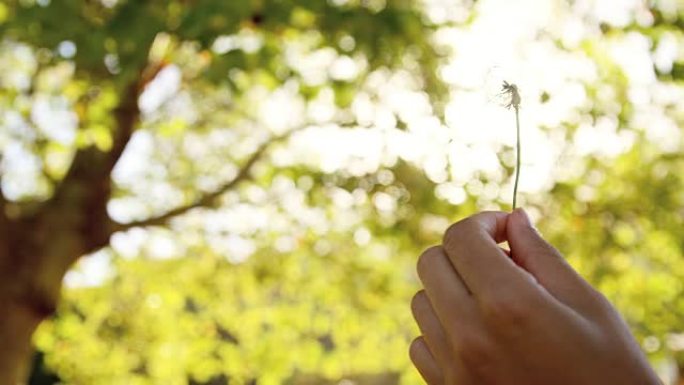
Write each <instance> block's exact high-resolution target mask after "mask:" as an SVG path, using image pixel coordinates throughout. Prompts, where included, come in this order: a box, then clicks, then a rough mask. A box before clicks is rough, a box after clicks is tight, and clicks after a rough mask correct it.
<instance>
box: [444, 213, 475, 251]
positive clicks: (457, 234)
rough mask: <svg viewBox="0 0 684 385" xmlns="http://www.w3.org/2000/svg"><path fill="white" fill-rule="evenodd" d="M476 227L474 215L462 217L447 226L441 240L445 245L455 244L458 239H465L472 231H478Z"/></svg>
mask: <svg viewBox="0 0 684 385" xmlns="http://www.w3.org/2000/svg"><path fill="white" fill-rule="evenodd" d="M478 228H479V224H478V223H477V220H476V219H475V218H474V217H468V218H465V219H462V220H460V221H458V222H456V223H453V224H452V225H451V226H449V228H447V230H446V231H445V232H444V238H443V239H442V241H443V243H444V244H445V245H453V244H457V243H458V242H459V240H460V239H467V238H468V237H469V236H470V235H471V234H473V232H475V231H478Z"/></svg>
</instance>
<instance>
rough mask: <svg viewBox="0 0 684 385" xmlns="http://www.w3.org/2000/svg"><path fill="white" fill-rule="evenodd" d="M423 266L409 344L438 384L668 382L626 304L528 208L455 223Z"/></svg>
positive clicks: (420, 365)
mask: <svg viewBox="0 0 684 385" xmlns="http://www.w3.org/2000/svg"><path fill="white" fill-rule="evenodd" d="M503 241H508V244H509V246H510V249H511V250H510V252H507V251H506V250H503V249H502V248H500V247H499V246H498V243H500V242H503ZM577 241H578V242H581V241H582V240H581V239H578V240H577ZM418 275H419V277H420V280H421V281H422V283H423V286H424V288H425V290H421V291H419V292H418V293H417V294H416V295H415V297H414V298H413V301H412V303H411V308H412V310H413V315H414V317H415V319H416V321H417V322H418V326H419V327H420V330H421V333H422V336H420V337H418V338H417V339H415V340H414V341H413V343H412V344H411V348H410V352H409V353H410V356H411V360H412V361H413V363H414V365H415V366H416V368H417V369H418V371H419V372H420V373H421V375H422V376H423V378H424V379H425V381H427V382H428V384H430V385H452V384H457V385H471V384H477V385H487V384H506V385H512V384H520V385H533V384H540V385H549V384H568V385H584V384H597V385H598V384H601V385H603V384H621V385H625V384H635V385H637V384H638V385H645V384H649V385H650V384H660V382H659V380H658V378H657V376H656V375H655V373H654V372H653V370H652V369H651V368H650V366H649V365H648V362H647V360H646V358H645V356H644V355H643V353H642V352H641V351H640V350H639V346H638V344H637V343H636V341H635V340H634V338H633V337H632V335H631V333H630V331H629V329H628V327H627V325H626V324H625V323H624V321H623V320H622V318H621V317H620V315H619V314H618V312H617V311H616V310H615V309H614V308H613V306H612V305H611V304H610V303H609V302H608V301H607V300H606V298H605V297H604V296H603V295H601V294H600V293H599V292H598V291H596V290H595V289H594V288H592V287H591V286H590V285H589V284H588V283H587V282H586V281H585V280H584V279H582V278H581V277H580V276H579V275H578V274H577V273H576V272H575V271H574V270H573V269H572V267H570V265H568V264H567V263H566V262H565V260H564V259H563V258H562V256H561V255H560V254H559V253H558V251H556V250H555V249H554V248H553V247H552V246H551V245H549V244H548V243H547V242H546V241H544V239H542V238H541V236H540V235H539V233H538V232H537V231H536V230H535V229H534V227H532V225H531V223H530V220H529V219H528V217H527V214H525V212H524V211H523V210H520V209H518V210H515V211H514V212H513V213H511V214H507V213H503V212H484V213H480V214H477V215H475V216H472V217H470V218H467V219H465V220H463V221H460V222H458V223H456V224H454V225H452V226H451V227H450V228H449V229H448V230H447V232H446V234H445V236H444V240H443V244H442V245H441V246H435V247H432V248H430V249H428V250H426V251H425V252H424V253H423V254H422V255H421V256H420V259H419V260H418Z"/></svg>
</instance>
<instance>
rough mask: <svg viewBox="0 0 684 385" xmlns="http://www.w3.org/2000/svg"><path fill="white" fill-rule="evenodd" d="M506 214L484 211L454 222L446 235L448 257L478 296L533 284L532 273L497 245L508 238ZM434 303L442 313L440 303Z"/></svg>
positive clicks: (445, 248)
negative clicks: (523, 268)
mask: <svg viewBox="0 0 684 385" xmlns="http://www.w3.org/2000/svg"><path fill="white" fill-rule="evenodd" d="M507 217H508V214H506V213H503V212H494V211H491V212H483V213H480V214H476V215H474V216H472V217H469V218H467V219H464V220H462V221H460V222H457V223H455V224H453V225H452V226H451V227H450V228H449V229H448V230H447V232H446V234H445V235H444V241H443V244H444V250H445V252H446V254H447V255H448V257H449V260H450V261H451V262H452V264H453V266H454V267H455V268H456V271H457V272H458V274H459V275H460V276H461V278H462V279H463V282H464V283H465V285H466V286H467V287H468V289H469V290H470V291H471V292H472V294H473V296H474V297H476V298H477V299H481V298H487V297H492V296H496V295H497V293H500V292H502V291H505V292H511V291H515V292H518V293H520V292H522V291H523V290H525V289H529V288H530V287H532V280H531V277H529V275H528V274H527V273H526V272H525V271H523V270H522V269H521V268H519V267H518V266H516V264H515V263H514V262H513V261H512V260H511V259H510V258H509V257H508V256H507V255H506V253H505V252H504V251H503V250H502V249H501V248H500V247H499V246H498V245H497V243H499V242H502V241H504V240H505V239H506V235H507V232H506V223H507ZM423 284H425V281H424V282H423ZM428 295H430V292H428ZM430 298H432V296H431V295H430ZM433 305H434V306H435V310H436V311H437V314H438V315H439V314H440V310H439V309H438V307H439V306H438V305H437V304H436V303H433Z"/></svg>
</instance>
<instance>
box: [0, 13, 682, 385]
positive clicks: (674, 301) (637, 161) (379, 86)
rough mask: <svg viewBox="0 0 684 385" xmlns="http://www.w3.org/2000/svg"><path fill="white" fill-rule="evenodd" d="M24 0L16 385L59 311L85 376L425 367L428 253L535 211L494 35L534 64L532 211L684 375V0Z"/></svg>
mask: <svg viewBox="0 0 684 385" xmlns="http://www.w3.org/2000/svg"><path fill="white" fill-rule="evenodd" d="M3 4H4V5H0V20H2V24H0V29H1V30H2V34H3V36H4V41H3V46H2V47H3V52H2V53H1V55H0V58H2V60H4V61H2V60H0V67H1V68H3V69H4V71H1V72H3V73H2V74H0V81H1V82H2V84H3V88H2V102H1V103H2V106H3V108H4V111H5V115H4V117H3V118H2V119H3V124H2V126H3V127H6V128H7V130H3V131H6V132H7V133H6V134H4V135H5V136H3V137H2V139H0V145H2V146H3V147H2V154H3V168H2V173H3V174H2V192H3V194H2V201H1V203H2V210H0V225H1V226H2V227H1V228H2V230H3V231H2V232H0V236H2V237H4V238H3V239H0V245H3V249H2V252H0V261H2V264H1V265H0V303H2V304H3V311H2V315H3V317H2V318H0V319H2V321H0V333H2V334H0V342H2V345H3V346H7V347H10V349H6V350H5V351H3V352H2V353H0V373H5V376H6V377H5V378H0V379H1V380H2V381H3V383H4V382H10V383H11V382H12V381H13V378H14V377H17V378H18V377H20V376H21V374H17V373H20V372H22V371H25V370H26V362H28V361H27V358H26V357H27V355H28V354H29V353H28V352H29V346H30V345H29V341H30V335H31V334H32V333H33V331H34V329H35V328H36V325H37V324H38V323H39V322H40V321H41V320H43V319H45V318H49V320H48V321H47V322H43V324H42V326H41V328H40V331H39V332H38V333H37V335H36V344H37V345H38V347H39V349H41V350H42V351H44V352H45V359H46V362H47V363H48V366H49V367H51V368H53V369H54V370H55V371H56V372H57V373H58V374H59V375H60V377H61V378H62V380H64V381H65V382H66V383H73V384H79V383H84V384H85V383H93V382H98V383H133V384H136V383H141V384H146V383H165V384H167V383H179V384H185V383H191V384H221V383H228V382H230V383H233V382H235V383H259V384H261V383H266V384H269V383H283V382H285V383H338V382H339V381H340V380H342V379H345V378H347V379H353V380H357V381H359V382H361V383H392V384H394V383H398V382H403V383H412V382H415V381H417V378H416V377H415V373H413V372H411V371H410V368H409V365H408V363H407V359H406V346H407V344H408V341H409V340H410V338H411V337H412V336H413V335H414V334H415V333H416V330H415V328H414V326H413V323H412V321H411V319H410V314H409V311H408V306H407V304H408V302H409V299H410V297H411V295H412V293H413V291H415V290H416V289H417V281H416V279H415V276H414V274H413V263H414V261H415V257H416V255H417V254H418V253H419V252H420V250H421V249H422V248H424V247H425V246H427V245H429V244H434V243H437V242H439V240H440V233H441V231H443V230H444V228H445V227H446V226H447V225H448V224H449V222H450V221H453V220H456V219H458V218H461V217H464V216H466V215H469V214H470V213H472V212H474V211H476V210H480V209H484V208H504V209H505V208H508V207H509V205H510V194H509V186H510V184H511V176H512V171H513V170H512V167H511V166H512V164H513V162H511V159H512V158H511V155H512V154H513V146H512V144H513V142H511V141H510V140H509V138H512V134H511V133H512V130H509V129H508V128H509V127H507V126H505V124H506V122H510V118H511V117H510V115H509V114H508V113H507V111H506V110H505V109H502V108H499V107H497V106H491V107H492V108H491V109H487V110H482V109H480V106H478V105H476V104H475V102H474V100H478V99H477V96H476V92H474V91H473V90H472V88H474V87H477V85H474V84H475V83H474V80H473V79H470V78H469V76H472V73H477V68H478V67H479V66H485V65H489V64H491V63H487V62H483V61H481V60H479V59H480V57H488V56H492V55H491V52H494V53H496V54H497V55H501V56H502V57H507V58H511V57H512V58H513V59H512V60H513V61H514V64H518V65H519V66H521V67H524V68H523V70H521V71H519V73H521V74H527V76H528V77H527V78H525V77H524V76H523V77H522V78H521V79H515V81H516V82H518V81H519V82H520V84H519V85H520V86H521V90H522V92H523V102H522V109H521V114H522V124H523V170H522V185H521V186H522V192H523V194H522V195H521V201H522V202H523V204H522V205H523V207H526V208H527V209H528V210H529V211H530V212H531V213H532V214H533V215H534V216H535V217H537V218H541V220H540V222H539V226H540V228H541V230H542V232H544V233H545V234H546V235H548V236H549V238H550V239H551V241H552V242H553V243H554V244H556V245H557V246H558V247H559V249H561V250H562V251H563V252H564V253H565V254H566V255H567V256H568V258H569V259H570V261H571V262H572V263H573V264H574V265H575V266H576V267H577V268H578V269H579V270H580V271H581V272H582V273H583V274H584V275H585V276H587V277H588V278H589V279H590V280H591V282H592V283H593V284H595V285H597V286H598V287H599V288H600V289H602V290H603V291H604V292H606V293H607V294H608V295H609V297H610V298H611V300H613V301H614V302H615V303H616V304H617V305H618V306H619V308H620V310H621V311H622V312H623V313H624V314H625V315H626V317H627V319H628V321H629V322H630V324H631V325H632V326H633V328H634V331H635V332H636V333H637V336H638V338H639V340H640V341H642V342H643V343H644V346H645V348H647V350H648V351H649V352H650V353H651V354H652V358H653V359H656V360H657V359H659V358H663V357H667V358H670V359H673V357H674V359H675V360H676V361H675V362H677V363H678V365H680V366H684V365H682V362H684V361H682V358H681V357H678V356H677V354H681V353H678V352H677V350H676V346H675V345H671V344H668V343H667V341H668V339H669V338H670V337H671V336H672V335H674V334H676V333H681V325H682V324H681V319H682V314H683V313H684V311H683V309H684V304H683V303H682V302H681V300H680V298H681V297H682V295H681V293H682V290H683V289H682V286H681V285H680V284H679V283H678V282H681V278H682V276H683V274H684V273H683V271H684V270H683V266H684V263H683V262H682V261H683V260H682V255H683V254H684V252H683V250H684V244H683V243H682V240H681V239H680V235H679V232H680V229H681V225H682V216H681V210H680V207H681V202H682V201H681V191H682V189H681V187H682V184H683V182H682V177H681V176H680V175H679V174H678V173H677V172H676V170H678V169H679V168H681V167H680V166H681V157H680V156H679V155H677V154H678V153H679V152H681V151H679V152H678V150H680V149H681V146H682V143H681V135H680V136H677V135H678V134H677V133H680V132H681V130H680V129H677V125H680V126H681V124H682V119H683V118H682V116H684V113H683V112H682V110H681V108H682V107H681V106H680V105H681V103H677V102H676V101H677V100H678V97H680V96H681V93H682V91H681V89H682V88H681V85H680V82H681V76H682V74H681V59H678V58H676V57H671V56H668V55H667V54H666V53H667V52H668V49H667V47H668V45H669V46H670V47H671V46H672V44H674V45H675V46H677V44H680V43H681V41H682V33H681V24H682V22H681V20H682V9H680V8H677V7H674V8H672V7H670V8H668V7H667V6H666V4H661V3H654V4H653V5H651V6H650V7H646V8H643V7H642V6H634V7H635V8H629V7H626V9H625V12H624V13H619V12H615V13H613V12H611V13H610V15H607V14H605V13H603V14H602V13H601V12H600V9H585V8H581V7H573V6H571V5H569V3H567V2H563V1H555V2H546V3H544V5H545V6H547V7H548V8H549V9H542V8H543V7H541V8H539V9H538V8H535V9H534V10H529V9H525V8H524V7H522V6H520V4H518V3H517V2H515V3H514V2H508V1H500V2H491V1H490V2H485V1H482V2H479V3H478V4H473V3H471V2H469V1H464V2H455V3H454V4H450V5H449V6H448V7H443V8H440V5H439V4H435V3H433V2H427V1H425V2H423V1H420V2H419V1H415V2H414V1H400V0H397V1H387V2H384V1H339V2H337V1H331V2H325V1H318V0H316V1H313V0H312V1H297V2H294V1H275V0H274V1H266V0H262V1H259V0H255V1H244V2H235V1H228V2H220V1H209V0H206V1H171V2H161V1H133V0H129V1H101V2H94V1H75V0H69V1H59V2H58V1H52V2H50V1H47V2H44V1H37V2H36V4H33V3H31V2H27V1H10V2H5V3H3ZM537 5H539V4H537ZM553 8H556V11H553V10H552V9H553ZM597 8H598V7H597ZM537 12H538V13H540V14H542V13H543V12H547V13H548V15H547V19H546V20H547V21H545V22H543V23H540V22H539V21H538V20H536V21H535V20H534V17H532V18H531V20H528V19H525V20H522V15H525V14H529V15H533V14H535V13H537ZM554 12H556V13H554ZM623 14H624V15H626V16H624V18H620V17H617V16H615V15H623ZM502 15H504V16H505V17H502ZM535 23H537V24H538V25H537V24H535ZM566 23H567V28H565V26H566ZM573 23H575V24H573ZM577 23H579V24H580V25H581V26H582V28H581V31H583V32H582V33H580V34H579V35H577V34H576V33H575V34H573V33H572V31H573V30H575V31H576V30H577ZM573 28H574V29H573ZM568 31H570V32H568ZM478 34H479V35H478ZM487 36H494V37H495V39H486V37H487ZM509 36H511V39H512V41H513V43H511V41H510V40H506V39H507V37H509ZM497 39H499V40H500V41H497ZM516 39H517V40H516ZM482 41H487V42H488V44H490V45H484V44H483V43H482ZM649 44H650V46H649ZM450 47H451V48H454V50H455V51H456V52H455V53H453V55H451V56H448V57H446V55H448V54H449V53H450V52H449V48H450ZM635 47H636V48H635ZM659 47H663V48H659ZM483 48H486V49H487V50H490V51H491V52H489V51H485V50H483ZM499 51H501V52H499ZM509 51H512V52H513V53H512V54H510V55H509V56H505V53H506V52H509ZM658 52H660V53H658ZM663 52H665V53H663ZM651 55H653V56H654V57H660V59H658V60H656V59H650V57H651ZM658 55H660V56H658ZM644 56H648V58H646V59H644ZM548 57H551V58H550V59H549V58H548ZM663 57H664V58H665V59H663ZM668 57H669V59H668ZM634 63H637V64H634ZM644 63H645V65H640V64H644ZM668 64H669V65H668ZM545 65H546V67H545ZM473 68H475V70H473ZM485 71H486V69H484V68H483V70H482V71H480V72H485ZM635 73H636V74H635ZM651 73H652V75H653V79H650V80H648V82H644V80H643V79H644V78H643V77H640V75H643V74H646V75H649V74H651ZM550 75H552V76H550ZM646 77H647V76H646ZM526 92H527V93H526ZM578 94H579V95H581V97H577V95H578ZM639 95H642V96H643V95H648V97H647V98H646V99H649V98H650V99H649V100H648V102H643V101H642V100H643V99H644V98H643V97H642V98H641V99H640V98H639ZM679 100H681V98H680V99H679ZM490 104H491V103H490ZM41 110H42V111H48V113H45V112H43V113H41V112H40V111H41ZM483 111H486V112H483ZM548 111H552V112H553V113H552V114H550V113H548ZM443 112H444V114H442V113H443ZM471 112H473V113H474V114H475V116H473V114H469V113H471ZM499 115H501V116H502V117H503V120H501V121H499V120H496V119H494V118H497V117H498V116H499ZM45 116H49V119H48V121H47V122H46V121H45ZM18 122H23V123H18ZM55 122H56V123H55ZM74 122H77V123H78V124H77V128H74V129H73V130H71V131H70V130H69V129H68V127H70V126H75V124H74ZM500 122H503V123H500ZM651 126H652V127H651ZM55 127H57V128H55ZM673 127H674V128H673ZM659 130H660V131H659ZM475 133H477V134H483V133H485V135H486V136H485V138H484V139H482V138H480V139H477V140H476V137H477V135H475ZM663 133H665V134H667V136H663ZM497 135H499V136H500V137H497ZM478 140H480V141H478ZM534 142H537V143H542V145H541V146H536V147H533V143H534ZM312 149H315V150H317V151H314V150H312ZM548 163H552V164H555V165H554V166H553V167H548V168H544V167H542V166H543V165H544V164H548ZM556 163H557V164H556ZM540 170H541V171H540ZM544 170H547V171H546V172H543V171H544ZM548 170H550V171H548ZM526 173H527V174H526ZM533 174H541V175H542V177H537V183H536V186H531V185H532V184H533V183H530V180H531V179H532V178H531V176H530V175H533ZM540 180H541V182H539V181H540ZM526 181H527V182H526ZM526 183H527V185H526ZM656 202H657V204H656ZM578 239H580V240H581V242H578ZM84 255H89V256H87V257H85V258H81V263H80V268H82V269H83V270H84V272H83V273H78V270H72V271H71V272H69V273H67V271H68V270H69V268H70V267H72V266H73V265H74V262H75V261H76V260H77V259H79V258H80V257H81V256H84ZM89 263H91V264H95V265H96V267H97V268H89V267H88V266H89V265H88V264H89ZM102 265H106V268H103V267H102ZM98 266H99V267H98ZM65 274H66V275H67V276H66V278H65V279H66V281H67V282H76V284H72V286H71V287H70V288H69V289H68V290H66V291H64V293H63V295H64V297H63V298H62V300H61V301H59V300H58V299H59V293H60V291H61V284H62V282H63V279H64V276H65ZM101 274H105V276H104V278H103V277H100V279H98V280H97V282H96V284H94V285H83V282H81V283H80V285H77V284H78V283H79V282H78V281H79V280H83V279H93V278H94V277H95V275H101ZM86 283H87V282H86ZM663 308H666V309H668V310H669V311H668V312H663V311H662V309H663ZM55 309H57V313H56V315H55V316H50V315H51V314H53V313H54V312H55ZM656 345H657V346H656ZM654 346H655V348H654ZM378 352H380V353H381V354H378Z"/></svg>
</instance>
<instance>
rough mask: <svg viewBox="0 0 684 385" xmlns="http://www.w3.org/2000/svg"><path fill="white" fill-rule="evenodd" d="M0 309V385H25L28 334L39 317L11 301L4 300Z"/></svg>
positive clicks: (28, 362)
mask: <svg viewBox="0 0 684 385" xmlns="http://www.w3.org/2000/svg"><path fill="white" fill-rule="evenodd" d="M3 278H4V277H3ZM0 306H2V310H1V311H0V384H8V385H24V384H26V383H27V380H28V375H29V372H30V369H31V368H30V365H31V354H32V352H33V348H32V346H31V335H32V334H33V332H34V331H35V329H36V327H38V324H39V323H40V322H41V321H42V317H41V316H40V315H38V314H37V313H36V312H35V311H33V309H31V308H30V307H28V306H26V305H25V304H21V303H16V302H15V301H14V300H13V299H7V298H3V299H2V300H0Z"/></svg>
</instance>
